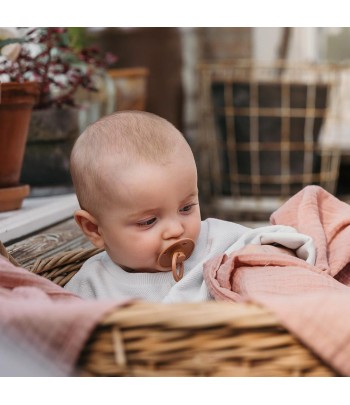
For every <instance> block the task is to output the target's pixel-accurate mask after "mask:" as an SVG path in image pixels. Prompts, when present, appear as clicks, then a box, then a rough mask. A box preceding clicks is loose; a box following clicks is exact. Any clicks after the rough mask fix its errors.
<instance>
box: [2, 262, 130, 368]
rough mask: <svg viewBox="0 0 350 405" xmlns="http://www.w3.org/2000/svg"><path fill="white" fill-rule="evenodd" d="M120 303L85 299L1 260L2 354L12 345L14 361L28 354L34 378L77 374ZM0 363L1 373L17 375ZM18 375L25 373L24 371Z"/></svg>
mask: <svg viewBox="0 0 350 405" xmlns="http://www.w3.org/2000/svg"><path fill="white" fill-rule="evenodd" d="M122 304H124V303H120V305H122ZM117 305H118V303H116V302H115V301H114V302H111V301H108V302H107V301H105V302H101V301H99V302H96V301H94V302H91V301H83V300H82V299H80V298H78V297H77V296H75V295H73V294H71V293H69V292H67V291H65V290H64V289H63V288H61V287H59V286H57V285H55V284H54V283H53V282H51V281H49V280H47V279H45V278H43V277H40V276H38V275H35V274H32V273H30V272H29V271H28V270H25V269H23V268H20V267H16V266H14V265H13V264H11V263H10V262H9V261H7V260H6V259H5V258H4V257H2V256H0V351H1V349H3V350H5V348H7V347H8V346H9V343H11V347H12V348H15V349H16V352H14V353H13V358H16V356H17V357H18V353H22V356H24V354H26V356H27V355H28V356H27V358H24V359H23V375H31V372H30V364H32V366H33V371H32V372H33V374H37V373H39V374H41V375H71V373H73V372H74V365H75V363H76V361H77V359H78V357H79V354H80V352H81V350H82V348H83V347H84V345H85V343H86V341H87V339H88V338H89V336H90V334H91V332H92V330H93V329H94V328H95V327H96V325H97V324H98V322H99V320H100V319H101V318H102V317H103V316H105V315H106V314H107V313H108V311H110V310H111V309H112V308H115V307H116V306H117ZM4 342H5V343H4ZM1 345H3V346H1ZM7 357H9V356H8V353H7ZM30 362H32V363H30ZM35 362H41V363H42V367H41V368H38V367H37V364H34V363H35ZM0 363H1V364H0V375H8V374H7V371H8V372H9V373H10V374H11V375H12V371H10V370H9V369H8V370H7V369H6V365H5V364H4V362H0ZM25 365H27V366H26V367H25ZM18 366H19V367H20V364H19V365H18ZM16 374H17V375H21V370H17V373H16Z"/></svg>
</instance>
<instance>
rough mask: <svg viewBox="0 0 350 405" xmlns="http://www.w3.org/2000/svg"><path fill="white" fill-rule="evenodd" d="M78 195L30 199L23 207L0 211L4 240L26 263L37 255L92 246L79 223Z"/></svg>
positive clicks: (49, 254) (0, 228)
mask: <svg viewBox="0 0 350 405" xmlns="http://www.w3.org/2000/svg"><path fill="white" fill-rule="evenodd" d="M77 207H78V203H77V201H76V198H75V195H73V194H70V195H65V196H55V197H50V198H45V199H37V200H35V199H28V200H27V201H25V203H24V206H23V208H22V209H21V210H17V211H13V212H4V213H1V214H0V241H2V242H3V243H4V245H5V247H6V250H7V251H8V252H9V253H10V254H11V255H12V256H13V257H14V258H15V259H16V261H17V262H19V263H20V264H21V265H22V266H23V267H27V266H30V265H31V264H32V263H34V261H35V260H36V259H37V258H46V257H52V256H54V255H55V254H57V253H59V252H65V251H71V250H74V249H77V248H88V247H92V244H91V243H90V242H89V241H88V239H87V238H86V237H85V236H84V234H83V233H82V231H81V230H80V228H79V227H78V225H77V224H76V222H75V220H74V218H73V214H74V211H75V209H77Z"/></svg>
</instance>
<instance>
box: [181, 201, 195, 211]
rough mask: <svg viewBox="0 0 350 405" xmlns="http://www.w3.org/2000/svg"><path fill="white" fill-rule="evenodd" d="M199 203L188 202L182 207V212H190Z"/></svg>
mask: <svg viewBox="0 0 350 405" xmlns="http://www.w3.org/2000/svg"><path fill="white" fill-rule="evenodd" d="M196 205H198V203H192V204H187V205H185V206H184V207H182V208H181V209H180V212H185V213H189V212H190V211H191V210H192V208H193V207H194V206H196Z"/></svg>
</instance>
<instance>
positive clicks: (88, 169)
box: [70, 111, 192, 213]
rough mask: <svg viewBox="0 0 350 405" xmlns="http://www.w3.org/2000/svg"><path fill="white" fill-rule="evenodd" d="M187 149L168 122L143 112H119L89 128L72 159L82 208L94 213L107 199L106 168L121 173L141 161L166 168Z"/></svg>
mask: <svg viewBox="0 0 350 405" xmlns="http://www.w3.org/2000/svg"><path fill="white" fill-rule="evenodd" d="M184 145H185V147H186V148H187V149H189V150H190V147H189V145H188V144H187V142H186V140H185V138H184V137H183V135H182V134H181V132H180V131H178V130H177V129H176V128H175V127H174V126H173V125H172V124H171V123H170V122H169V121H167V120H165V119H163V118H161V117H159V116H157V115H154V114H151V113H147V112H143V111H120V112H116V113H114V114H111V115H109V116H106V117H103V118H101V119H99V120H98V121H96V122H95V123H93V124H91V125H89V126H88V127H87V128H86V129H85V131H84V132H83V133H82V134H81V135H80V136H79V138H78V139H77V141H76V142H75V145H74V147H73V150H72V153H71V158H70V172H71V176H72V180H73V184H74V187H75V191H76V194H77V197H78V200H79V203H80V206H81V208H83V209H86V210H88V211H89V212H92V213H94V211H95V208H96V206H97V201H98V199H103V198H104V197H108V195H106V194H107V191H106V179H105V174H106V170H104V169H105V168H106V165H108V164H109V165H110V164H112V165H113V169H115V170H122V168H123V167H126V166H128V165H132V164H134V163H135V162H142V161H145V162H152V163H159V164H165V163H166V162H167V161H168V159H169V157H170V156H171V155H172V154H173V153H175V152H176V151H177V150H179V148H181V147H182V148H183V147H184ZM191 153H192V152H191ZM113 169H112V168H111V170H113Z"/></svg>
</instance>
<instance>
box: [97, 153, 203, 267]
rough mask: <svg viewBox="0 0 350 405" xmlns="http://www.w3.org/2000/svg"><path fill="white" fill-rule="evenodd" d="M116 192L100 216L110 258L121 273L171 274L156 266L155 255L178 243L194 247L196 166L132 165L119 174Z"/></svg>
mask: <svg viewBox="0 0 350 405" xmlns="http://www.w3.org/2000/svg"><path fill="white" fill-rule="evenodd" d="M114 187H115V192H113V195H114V197H113V198H112V200H111V201H110V204H109V206H108V208H107V209H105V210H104V211H103V213H102V215H100V216H99V231H100V233H101V235H102V239H103V240H104V243H105V249H106V251H107V252H108V254H109V256H110V257H111V259H112V260H113V261H114V262H115V263H117V264H119V265H120V266H121V267H122V268H124V269H125V270H130V271H131V270H134V271H143V272H153V271H169V270H170V268H169V269H165V268H163V267H161V266H159V265H158V264H157V259H158V256H159V254H160V253H161V252H162V251H163V250H164V249H165V248H167V247H168V246H169V245H171V244H172V243H174V242H175V241H177V240H179V239H182V238H191V239H193V240H194V241H195V242H196V240H197V238H198V235H199V232H200V222H201V219H200V209H199V204H198V189H197V170H196V166H195V163H194V162H193V161H192V160H191V159H177V160H175V159H174V160H172V161H171V162H170V163H167V164H166V165H157V164H152V163H140V164H136V165H134V166H133V167H130V168H128V169H127V170H126V171H125V172H123V174H122V176H120V174H118V179H117V181H116V182H115V184H114Z"/></svg>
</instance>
